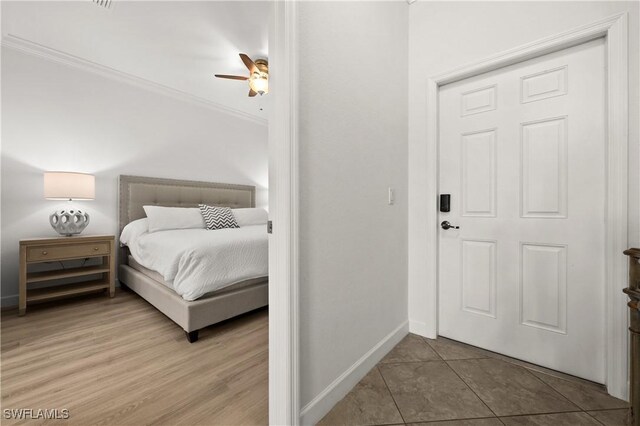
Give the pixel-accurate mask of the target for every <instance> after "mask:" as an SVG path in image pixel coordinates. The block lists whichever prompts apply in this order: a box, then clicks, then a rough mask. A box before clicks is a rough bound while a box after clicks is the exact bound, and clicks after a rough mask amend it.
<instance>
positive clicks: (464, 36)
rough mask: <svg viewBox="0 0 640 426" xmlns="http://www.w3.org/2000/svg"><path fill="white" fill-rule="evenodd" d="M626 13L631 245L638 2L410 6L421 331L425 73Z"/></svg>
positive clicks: (639, 220) (412, 298)
mask: <svg viewBox="0 0 640 426" xmlns="http://www.w3.org/2000/svg"><path fill="white" fill-rule="evenodd" d="M621 12H628V13H629V30H630V31H629V59H630V61H629V78H630V81H629V83H630V86H629V87H630V93H629V106H630V109H629V119H630V120H629V123H630V129H629V131H630V132H629V140H630V146H629V173H630V175H629V188H630V193H629V246H633V247H638V245H640V208H639V203H640V183H639V181H640V175H639V173H640V172H639V170H640V167H639V166H640V147H639V144H638V137H639V136H638V135H639V126H640V121H639V114H640V111H639V110H638V108H639V102H640V101H639V94H638V91H639V84H638V83H639V81H638V76H639V75H640V74H639V72H640V71H639V68H638V56H639V55H638V52H639V49H640V47H639V46H638V40H639V34H638V28H639V24H638V2H590V1H587V2H575V1H574V2H519V1H510V2H482V1H478V2H423V1H418V2H416V3H414V4H413V5H412V6H411V8H410V11H409V200H410V201H409V278H408V279H409V318H410V320H411V329H412V331H415V332H422V331H424V327H423V326H424V324H426V323H428V322H429V317H430V316H432V315H433V314H434V313H433V312H428V311H427V310H425V309H424V306H425V304H426V303H428V302H427V298H428V296H427V289H428V285H433V284H434V283H433V279H432V274H433V272H434V271H435V268H436V265H435V264H434V263H433V262H432V259H433V258H434V255H433V254H434V252H435V250H436V247H430V246H428V245H427V244H426V243H425V242H426V241H428V238H429V235H430V234H429V233H430V232H437V230H435V229H427V228H426V227H425V226H424V224H425V223H426V222H427V218H428V217H429V215H430V214H435V212H436V209H437V205H436V201H437V200H435V199H433V200H432V199H428V198H427V197H426V195H425V194H427V193H429V192H430V191H426V189H427V188H430V185H435V182H432V181H430V179H429V173H430V171H429V170H428V169H427V168H426V164H427V155H428V154H427V146H426V142H425V140H426V132H427V127H426V123H425V117H426V78H427V77H428V76H434V75H437V74H440V73H443V72H447V71H450V70H452V69H453V68H456V67H458V66H460V65H464V64H467V63H471V62H475V61H478V60H481V59H483V58H486V57H488V56H491V55H494V54H496V53H499V52H501V51H504V50H507V49H511V48H514V47H518V46H520V45H523V44H526V43H530V42H532V41H535V40H538V39H540V38H544V37H548V36H552V35H555V34H558V33H560V32H563V31H567V30H570V29H572V28H575V27H579V26H582V25H585V24H589V23H591V22H595V21H597V20H600V19H602V18H605V17H608V16H611V15H614V14H617V13H621Z"/></svg>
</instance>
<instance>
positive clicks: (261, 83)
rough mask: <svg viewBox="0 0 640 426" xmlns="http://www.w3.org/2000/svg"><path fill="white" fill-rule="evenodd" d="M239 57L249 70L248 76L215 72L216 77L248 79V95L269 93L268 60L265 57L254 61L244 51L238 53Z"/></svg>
mask: <svg viewBox="0 0 640 426" xmlns="http://www.w3.org/2000/svg"><path fill="white" fill-rule="evenodd" d="M240 59H242V62H244V64H245V65H246V67H247V69H248V70H249V73H250V75H249V76H248V77H245V76H240V75H225V74H216V77H218V78H226V79H229V80H248V81H249V96H250V97H254V96H255V95H258V94H259V95H260V96H262V95H264V94H266V93H269V62H267V60H266V59H256V61H255V62H254V61H252V60H251V58H249V57H248V56H247V55H245V54H244V53H241V54H240Z"/></svg>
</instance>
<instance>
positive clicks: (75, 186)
mask: <svg viewBox="0 0 640 426" xmlns="http://www.w3.org/2000/svg"><path fill="white" fill-rule="evenodd" d="M44 197H45V198H46V199H48V200H93V199H95V198H96V178H95V176H93V175H89V174H86V173H74V172H44Z"/></svg>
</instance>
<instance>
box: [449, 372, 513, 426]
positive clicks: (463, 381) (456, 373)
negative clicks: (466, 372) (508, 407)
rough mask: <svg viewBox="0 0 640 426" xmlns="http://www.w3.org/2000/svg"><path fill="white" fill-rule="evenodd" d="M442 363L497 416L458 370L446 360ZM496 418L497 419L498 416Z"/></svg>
mask: <svg viewBox="0 0 640 426" xmlns="http://www.w3.org/2000/svg"><path fill="white" fill-rule="evenodd" d="M444 363H445V365H446V366H447V367H449V370H451V371H453V374H455V375H456V376H458V378H459V379H460V380H461V381H462V383H464V385H465V386H466V387H467V388H468V389H469V390H470V391H471V392H473V394H474V395H475V396H476V398H478V399H479V400H480V402H482V404H484V406H485V407H487V409H488V410H489V411H491V412H492V413H493V415H494V417H496V418H498V415H497V414H496V413H495V411H493V410H492V409H491V407H489V406H488V405H487V403H486V402H484V399H482V398H480V395H478V394H477V393H476V391H474V390H473V389H471V386H469V384H468V383H467V382H466V381H465V380H464V379H463V378H462V377H461V376H460V375H459V374H458V372H457V371H456V370H455V369H454V368H453V367H451V365H449V362H448V361H445V362H444ZM498 419H499V418H498ZM500 422H502V420H500Z"/></svg>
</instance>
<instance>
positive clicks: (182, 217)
mask: <svg viewBox="0 0 640 426" xmlns="http://www.w3.org/2000/svg"><path fill="white" fill-rule="evenodd" d="M142 207H143V208H144V212H145V213H146V214H147V218H148V219H149V232H157V231H166V230H169V229H193V228H202V229H204V228H205V224H204V219H202V214H201V213H200V209H199V208H198V207H161V206H142Z"/></svg>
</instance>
